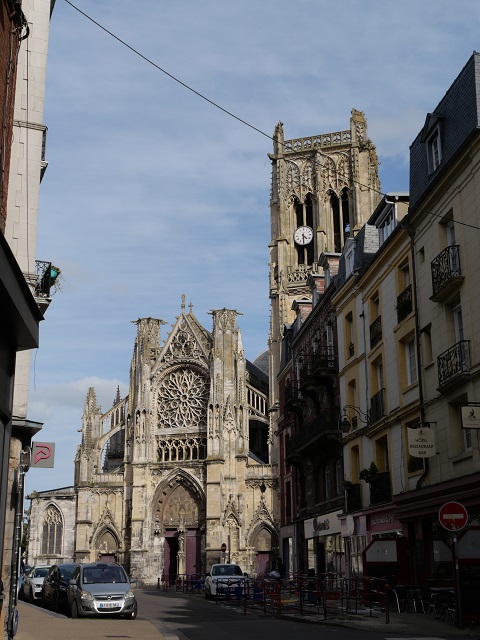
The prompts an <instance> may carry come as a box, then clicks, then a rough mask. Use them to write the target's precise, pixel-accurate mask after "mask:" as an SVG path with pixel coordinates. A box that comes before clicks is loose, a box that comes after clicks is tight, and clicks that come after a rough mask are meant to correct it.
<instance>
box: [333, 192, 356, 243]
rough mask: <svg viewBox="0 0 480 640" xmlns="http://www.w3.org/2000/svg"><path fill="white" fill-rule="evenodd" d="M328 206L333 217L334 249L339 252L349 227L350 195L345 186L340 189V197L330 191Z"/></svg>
mask: <svg viewBox="0 0 480 640" xmlns="http://www.w3.org/2000/svg"><path fill="white" fill-rule="evenodd" d="M330 207H331V211H332V219H333V239H334V251H335V253H341V252H342V248H343V245H344V244H345V237H346V236H348V235H349V233H350V227H351V225H350V196H349V193H348V189H347V188H344V189H342V191H341V192H340V197H338V196H337V194H336V193H334V192H333V191H332V192H331V193H330ZM347 230H348V231H347Z"/></svg>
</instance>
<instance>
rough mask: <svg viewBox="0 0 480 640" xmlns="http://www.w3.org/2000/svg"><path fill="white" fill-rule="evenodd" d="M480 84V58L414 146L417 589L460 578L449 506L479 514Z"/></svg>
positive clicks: (410, 512) (402, 514)
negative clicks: (425, 454) (419, 445)
mask: <svg viewBox="0 0 480 640" xmlns="http://www.w3.org/2000/svg"><path fill="white" fill-rule="evenodd" d="M479 78H480V55H479V54H478V53H476V52H475V53H474V54H473V55H472V56H471V58H470V59H469V60H468V62H467V63H466V65H465V67H464V68H463V69H462V70H461V72H460V73H459V75H458V77H457V78H456V79H455V81H454V82H453V83H452V85H451V86H450V87H449V89H448V91H447V92H446V94H445V96H444V97H443V98H442V100H441V101H440V102H439V104H438V105H437V107H436V108H435V109H434V110H433V111H432V113H429V114H428V115H427V117H426V120H425V125H424V127H423V128H422V130H421V131H420V132H419V134H418V136H417V137H416V138H415V140H414V142H413V143H412V145H411V147H410V212H409V215H408V218H407V220H408V224H409V225H410V232H411V234H412V235H413V237H414V255H415V264H416V288H417V299H418V307H417V322H418V326H419V336H420V353H419V356H420V371H421V380H422V384H423V407H424V408H423V415H422V421H423V424H424V426H425V427H426V428H427V429H429V430H430V431H431V432H432V437H433V438H434V443H435V455H433V456H432V457H431V458H428V459H427V460H425V463H426V464H425V468H424V471H423V474H422V476H421V478H420V479H419V482H418V483H417V484H416V486H415V487H414V488H413V489H412V490H409V491H405V492H404V493H402V494H398V495H396V496H394V499H395V502H396V507H397V517H398V518H399V519H400V520H401V521H402V522H403V523H404V529H406V530H407V531H408V537H409V541H410V554H411V567H412V572H413V575H414V577H415V578H416V579H418V580H430V579H446V578H449V579H451V578H452V571H453V567H452V563H451V562H449V558H448V557H446V553H445V548H446V546H448V544H449V538H448V536H447V537H446V536H445V531H444V529H443V527H441V525H440V524H439V522H438V514H439V510H440V508H441V506H442V505H443V504H445V503H447V502H449V501H450V500H452V499H454V500H456V501H457V502H459V503H461V504H462V505H463V506H464V507H465V508H466V509H467V511H468V512H469V514H470V519H469V524H473V523H475V521H476V522H477V523H478V514H479V512H480V448H479V444H480V442H479V433H480V431H479V428H480V423H479V421H478V420H477V419H476V415H477V412H478V408H477V407H478V403H479V402H480V377H479V374H480V360H479V358H480V305H479V296H480V282H479V279H478V267H477V261H478V247H479V233H480V215H479V205H480V196H479V191H478V182H479V179H480V133H479V130H480V128H479V125H480V107H479V105H480V80H479ZM472 416H473V417H472ZM472 589H473V586H472ZM473 590H474V589H473ZM467 591H468V589H467Z"/></svg>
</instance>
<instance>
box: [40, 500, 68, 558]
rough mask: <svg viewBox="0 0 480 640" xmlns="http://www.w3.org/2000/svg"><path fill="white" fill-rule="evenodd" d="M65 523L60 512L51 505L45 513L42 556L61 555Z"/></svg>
mask: <svg viewBox="0 0 480 640" xmlns="http://www.w3.org/2000/svg"><path fill="white" fill-rule="evenodd" d="M62 536H63V523H62V516H61V513H60V511H59V510H58V509H57V507H55V506H54V505H50V506H49V507H48V509H47V511H46V513H45V518H44V520H43V528H42V555H60V554H61V550H62Z"/></svg>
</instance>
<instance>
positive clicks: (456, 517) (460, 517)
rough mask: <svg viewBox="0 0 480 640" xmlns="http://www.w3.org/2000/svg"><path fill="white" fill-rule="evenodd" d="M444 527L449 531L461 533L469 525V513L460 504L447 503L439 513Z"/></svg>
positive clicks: (439, 518)
mask: <svg viewBox="0 0 480 640" xmlns="http://www.w3.org/2000/svg"><path fill="white" fill-rule="evenodd" d="M438 520H439V522H440V524H441V525H442V527H445V529H448V530H449V531H460V530H461V529H463V527H464V526H465V525H466V524H467V520H468V513H467V510H466V509H465V507H464V506H463V504H460V503H459V502H446V503H445V504H444V505H443V506H442V507H441V508H440V511H439V512H438Z"/></svg>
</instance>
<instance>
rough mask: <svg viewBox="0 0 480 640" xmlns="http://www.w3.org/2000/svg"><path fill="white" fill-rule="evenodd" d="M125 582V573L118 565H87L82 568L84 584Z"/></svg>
mask: <svg viewBox="0 0 480 640" xmlns="http://www.w3.org/2000/svg"><path fill="white" fill-rule="evenodd" d="M114 582H127V578H126V576H125V573H124V572H123V571H122V569H121V568H120V567H109V566H106V567H88V568H85V569H84V570H83V583H84V584H102V583H107V584H108V583H110V584H111V583H114Z"/></svg>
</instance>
